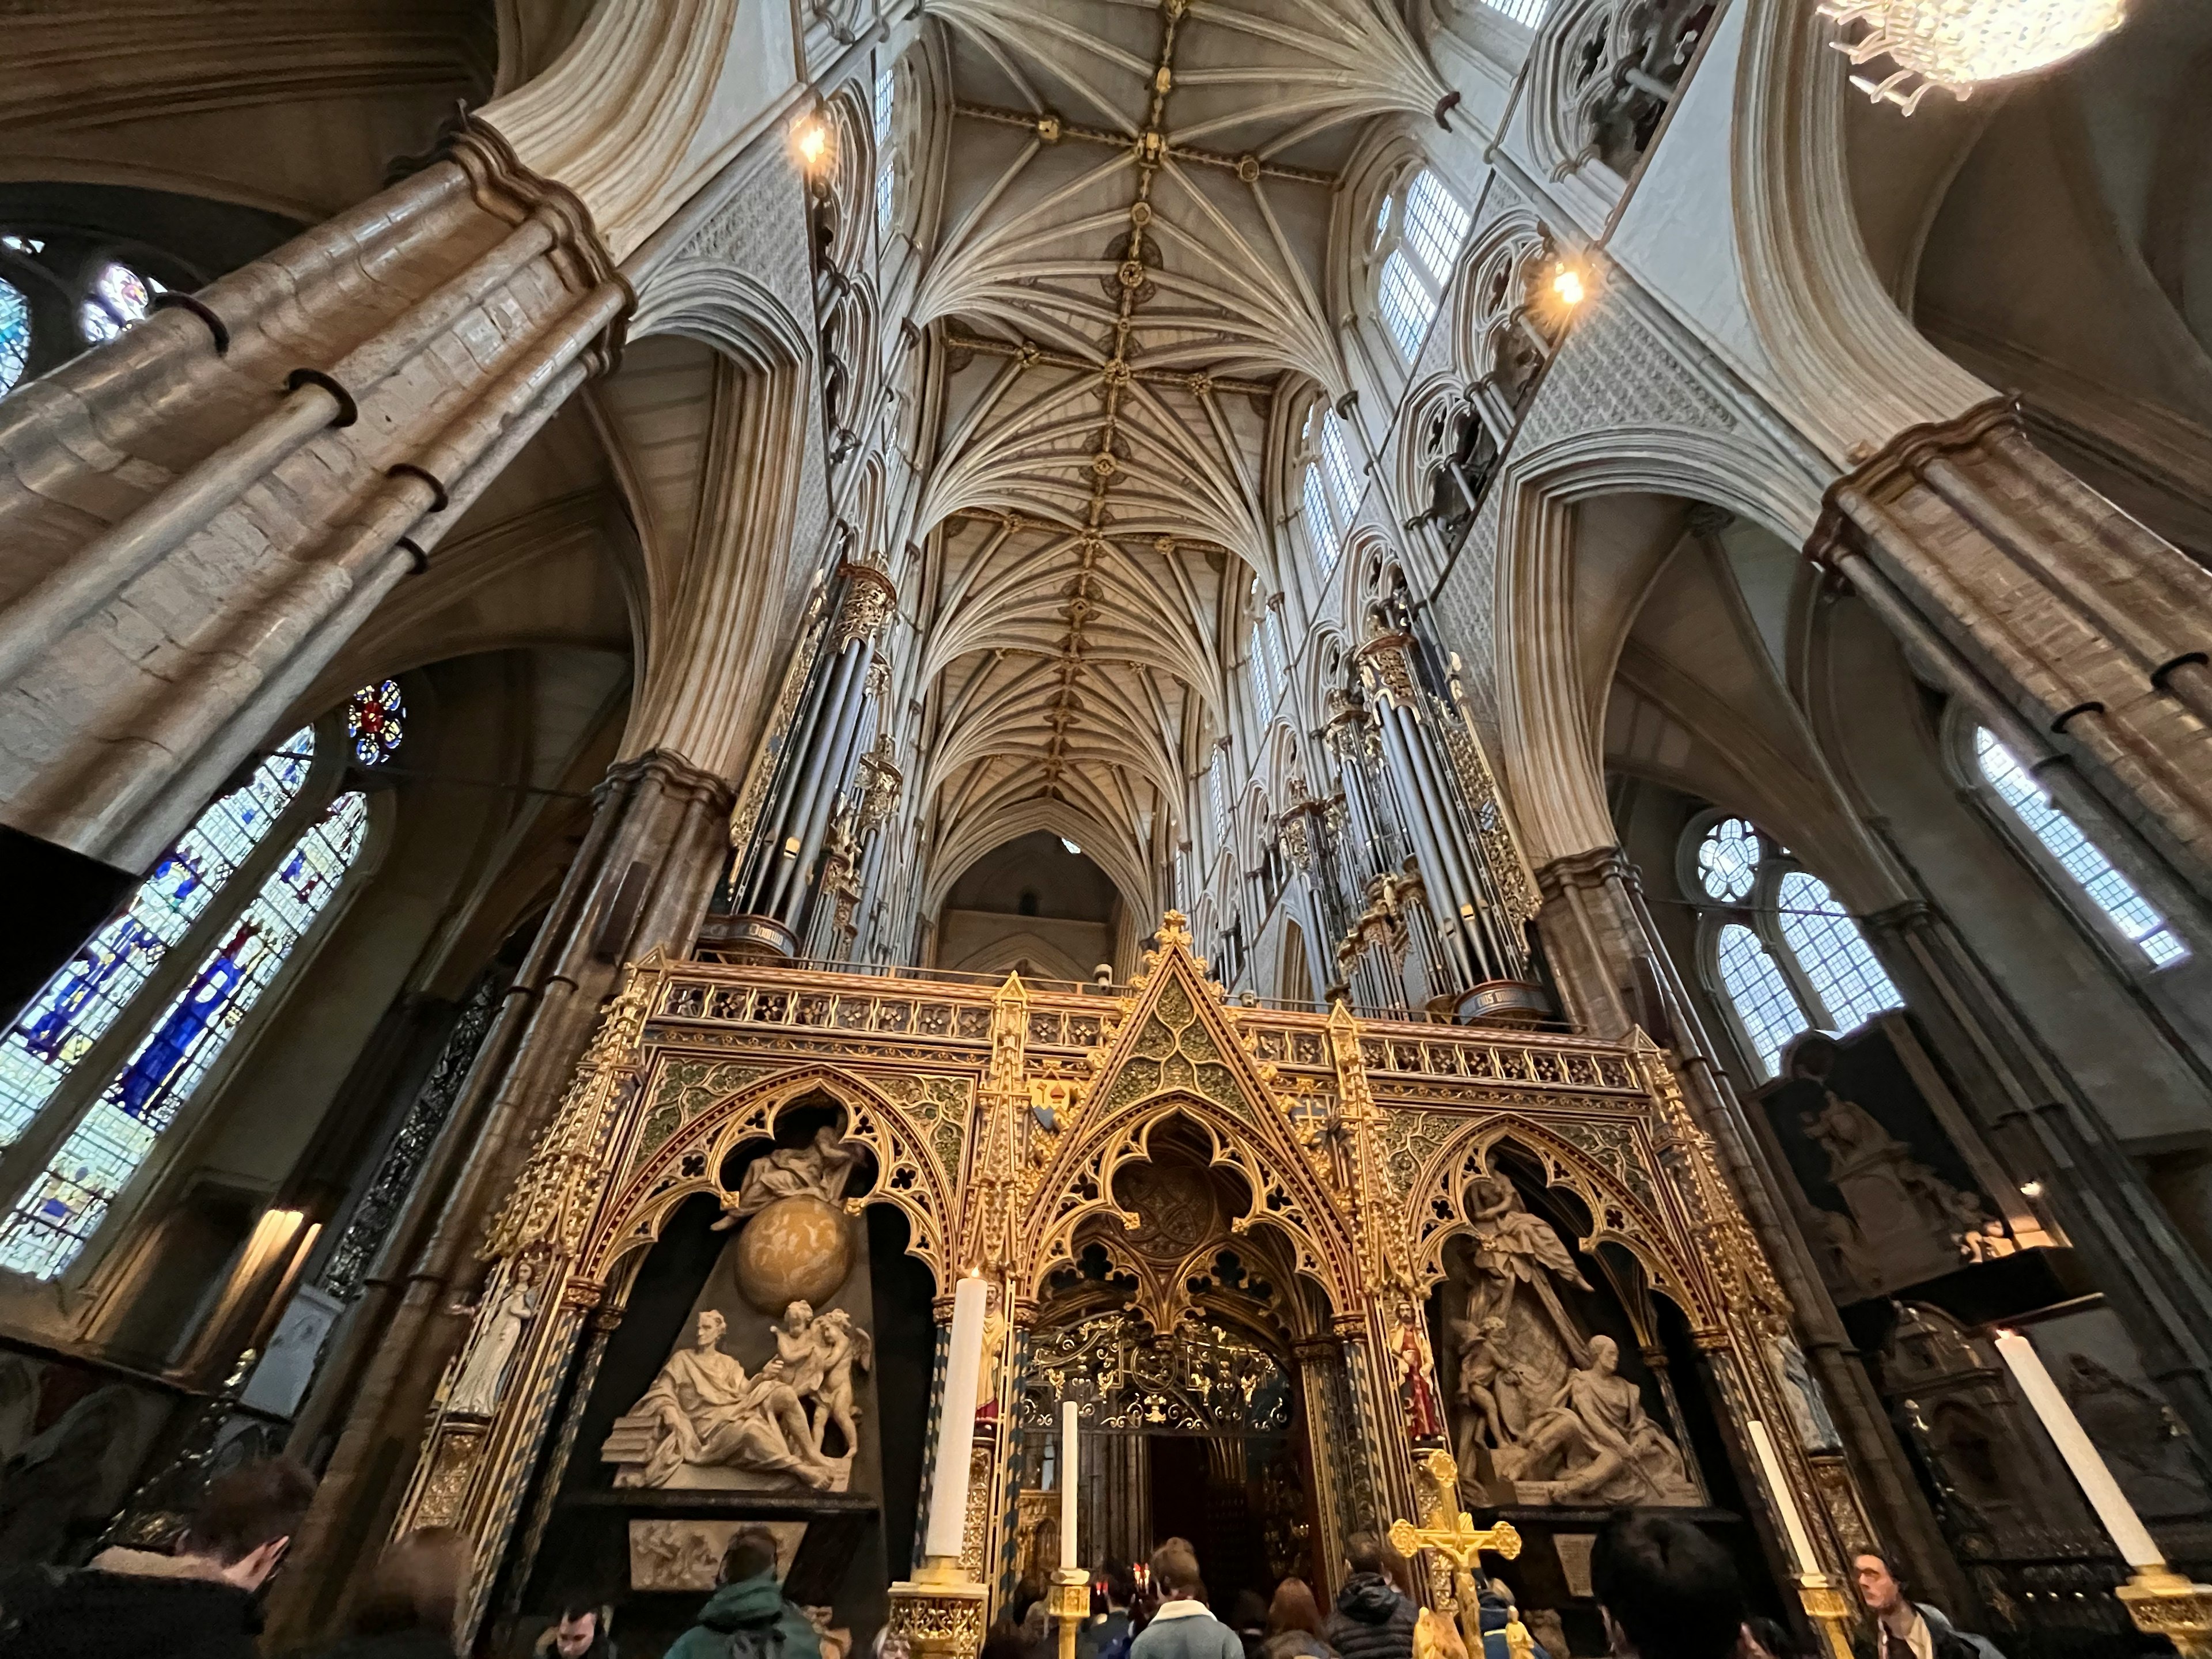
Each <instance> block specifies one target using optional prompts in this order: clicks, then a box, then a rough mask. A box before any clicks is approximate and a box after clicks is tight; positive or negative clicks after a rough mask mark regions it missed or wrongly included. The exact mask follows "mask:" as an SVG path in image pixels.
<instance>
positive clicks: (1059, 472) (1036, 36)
mask: <svg viewBox="0 0 2212 1659" xmlns="http://www.w3.org/2000/svg"><path fill="white" fill-rule="evenodd" d="M924 10H925V12H926V13H927V15H929V16H931V17H933V18H934V19H936V20H938V21H939V22H940V24H941V25H942V26H943V27H944V29H945V41H946V45H947V58H948V61H949V63H950V64H951V95H952V111H951V121H950V123H949V125H948V126H947V128H946V130H947V131H949V133H950V137H949V140H948V141H947V142H948V143H949V146H950V152H949V155H947V156H946V158H945V171H944V177H945V185H944V191H943V198H942V209H941V213H940V216H939V223H938V226H937V231H936V234H935V236H934V237H933V239H932V240H933V249H932V252H931V255H930V258H929V261H928V264H927V268H926V269H925V270H922V272H921V275H920V277H919V279H918V281H917V283H916V285H915V290H914V298H913V301H912V305H911V310H910V315H911V316H912V318H913V320H914V321H915V324H917V325H933V326H934V328H935V330H936V332H937V337H938V339H939V343H940V344H941V347H942V350H941V353H940V361H941V362H942V363H943V371H942V372H943V375H944V386H943V398H942V400H941V406H942V408H943V410H944V428H943V440H942V442H941V445H940V447H939V453H938V459H937V461H936V464H935V465H934V467H933V471H932V472H931V475H930V477H929V478H928V479H927V483H926V486H925V489H924V492H923V495H922V500H921V513H920V528H921V530H922V531H923V532H928V531H930V530H933V529H934V530H937V531H938V532H939V535H938V538H937V540H936V542H935V544H934V549H935V556H934V557H933V560H932V563H931V568H930V573H929V577H928V587H929V590H930V591H929V592H927V595H926V596H925V598H924V603H923V607H922V608H923V614H924V616H925V617H926V619H927V639H926V641H925V645H924V681H923V683H924V684H926V685H927V686H929V687H930V689H931V695H932V696H933V699H934V705H933V713H934V723H935V729H936V731H937V732H939V734H940V735H939V741H938V742H937V744H935V746H934V750H933V754H932V756H931V758H930V761H929V763H928V774H927V780H926V781H925V785H924V787H925V790H926V792H927V793H925V795H924V797H923V798H924V799H927V800H928V801H930V802H931V803H932V808H933V851H934V854H935V856H936V858H937V859H938V860H940V861H941V860H944V859H945V857H946V856H947V855H948V854H950V853H951V852H952V851H953V849H956V848H958V849H968V850H970V851H971V855H972V849H975V848H979V847H987V846H989V845H993V844H995V842H998V841H1000V840H1002V839H1004V838H1005V837H1006V835H1007V834H1009V833H1012V826H1013V825H1014V824H1015V823H1017V822H1034V820H1035V817H1036V814H1035V812H1034V811H1033V810H1031V809H1033V805H1034V804H1035V803H1037V802H1039V801H1049V802H1054V803H1058V804H1059V805H1060V806H1061V807H1062V808H1063V809H1064V811H1061V812H1056V813H1055V814H1054V817H1058V818H1060V819H1062V821H1066V822H1070V823H1079V824H1080V825H1081V826H1082V831H1083V833H1082V841H1083V844H1084V845H1085V846H1086V847H1091V848H1099V849H1101V850H1102V851H1103V848H1106V847H1107V846H1108V845H1109V842H1110V843H1111V844H1112V845H1113V846H1114V847H1115V849H1116V850H1115V860H1114V861H1115V862H1124V860H1126V862H1125V864H1124V867H1130V866H1133V867H1135V868H1137V869H1141V870H1146V871H1153V870H1157V869H1158V868H1159V867H1160V866H1161V865H1162V863H1163V862H1164V856H1165V854H1166V853H1167V851H1168V850H1169V849H1170V848H1171V846H1172V843H1173V841H1174V840H1175V839H1176V838H1180V837H1181V836H1182V835H1183V834H1185V833H1186V832H1185V831H1184V830H1183V829H1182V826H1181V824H1180V822H1179V820H1180V817H1181V813H1182V800H1183V798H1184V794H1185V780H1186V779H1187V778H1188V775H1190V774H1191V773H1192V772H1193V771H1194V770H1195V769H1196V768H1197V766H1198V764H1199V763H1200V755H1201V753H1202V750H1203V747H1204V745H1205V744H1206V741H1207V740H1208V739H1209V738H1212V736H1214V735H1216V734H1218V732H1220V731H1221V730H1222V729H1223V726H1224V714H1223V710H1222V708H1221V707H1220V700H1221V696H1222V691H1223V687H1224V679H1223V665H1224V664H1225V661H1227V660H1229V659H1232V658H1233V657H1234V656H1235V655H1236V653H1235V652H1234V651H1233V650H1232V649H1231V648H1229V646H1228V641H1227V640H1226V639H1225V637H1224V636H1225V632H1226V630H1227V629H1228V626H1229V625H1230V623H1231V619H1232V618H1233V617H1234V615H1235V612H1236V606H1237V602H1238V600H1239V599H1241V597H1242V595H1243V592H1244V590H1245V588H1246V586H1248V585H1249V580H1250V577H1251V575H1252V574H1253V573H1254V572H1255V571H1270V570H1273V568H1275V552H1274V548H1275V538H1276V535H1277V532H1276V529H1275V527H1274V525H1273V518H1274V516H1276V515H1277V514H1279V511H1280V509H1279V505H1276V504H1273V503H1271V501H1270V500H1269V496H1268V492H1267V488H1266V485H1265V483H1263V477H1264V471H1265V470H1264V467H1263V459H1264V457H1265V455H1266V451H1267V431H1268V422H1269V413H1270V410H1271V409H1272V408H1273V404H1274V402H1275V400H1276V398H1278V396H1279V394H1281V393H1282V392H1284V391H1285V388H1286V387H1287V388H1294V389H1297V390H1301V391H1303V390H1304V388H1306V387H1308V386H1315V385H1318V386H1322V387H1325V388H1328V390H1329V391H1330V392H1332V393H1334V392H1340V391H1342V390H1343V389H1344V387H1345V386H1346V374H1345V369H1344V365H1343V362H1342V360H1341V357H1340V351H1339V346H1338V335H1337V331H1336V330H1335V329H1334V327H1333V326H1332V325H1331V322H1330V319H1329V316H1328V302H1327V299H1326V296H1327V295H1328V291H1329V287H1330V284H1329V281H1328V257H1329V248H1328V235H1329V225H1330V222H1331V208H1332V200H1333V192H1334V188H1335V185H1336V182H1337V177H1338V173H1339V172H1340V169H1341V168H1342V167H1343V166H1344V165H1345V162H1346V157H1347V156H1348V155H1350V153H1351V151H1352V148H1353V146H1354V144H1355V143H1357V142H1358V140H1359V138H1360V137H1361V136H1362V130H1363V128H1364V125H1366V124H1367V123H1370V122H1371V121H1373V120H1376V119H1377V118H1389V117H1392V116H1413V117H1418V118H1422V119H1427V118H1431V116H1432V115H1433V114H1434V113H1435V112H1436V111H1437V108H1438V106H1439V103H1440V100H1443V96H1444V88H1443V84H1442V82H1440V81H1439V80H1438V79H1437V76H1436V74H1435V72H1434V70H1432V69H1431V67H1430V66H1429V64H1428V63H1427V61H1426V59H1425V58H1424V57H1423V55H1422V53H1421V52H1420V49H1419V47H1418V46H1416V45H1415V44H1414V43H1413V40H1412V39H1411V37H1410V36H1409V35H1408V34H1407V31H1406V29H1405V27H1404V25H1403V23H1402V22H1401V21H1400V19H1399V18H1398V16H1397V15H1396V13H1395V11H1394V10H1393V9H1390V8H1389V7H1388V6H1387V5H1383V4H1381V3H1373V0H1249V3H1244V4H1222V3H1210V0H1195V3H1194V0H1166V3H1138V0H1056V3H1053V4H1049V5H1041V4H1037V3H1036V0H927V3H926V4H925V6H924Z"/></svg>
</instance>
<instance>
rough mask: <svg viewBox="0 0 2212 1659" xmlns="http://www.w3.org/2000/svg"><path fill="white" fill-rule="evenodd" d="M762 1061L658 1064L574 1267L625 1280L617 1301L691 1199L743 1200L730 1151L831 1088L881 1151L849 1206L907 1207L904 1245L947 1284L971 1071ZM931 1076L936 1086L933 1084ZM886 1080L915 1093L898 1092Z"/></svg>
mask: <svg viewBox="0 0 2212 1659" xmlns="http://www.w3.org/2000/svg"><path fill="white" fill-rule="evenodd" d="M765 1070H766V1068H764V1067H756V1066H742V1065H736V1064H732V1065H728V1066H699V1065H698V1064H697V1063H696V1062H691V1061H686V1060H681V1059H677V1060H664V1061H663V1062H662V1063H661V1064H660V1066H658V1067H656V1068H655V1071H654V1074H653V1077H652V1078H650V1079H647V1084H646V1086H647V1088H648V1089H650V1090H652V1091H653V1104H652V1106H651V1107H650V1109H647V1111H645V1112H643V1113H641V1115H640V1116H639V1127H638V1130H637V1134H636V1139H635V1142H634V1143H633V1146H631V1148H630V1149H629V1155H628V1157H627V1159H626V1160H625V1167H624V1168H623V1176H622V1178H621V1180H620V1182H619V1184H617V1186H616V1187H614V1188H612V1189H611V1192H610V1194H609V1196H608V1198H607V1199H606V1200H605V1201H604V1203H603V1205H602V1207H601V1209H600V1212H599V1214H600V1220H599V1225H598V1226H597V1227H595V1228H594V1230H593V1237H592V1242H591V1243H589V1244H588V1245H587V1246H586V1249H585V1251H584V1253H583V1255H582V1256H581V1258H580V1261H579V1262H578V1265H577V1276H578V1277H579V1278H580V1279H586V1280H589V1281H591V1282H592V1283H594V1284H598V1285H602V1286H605V1287H608V1288H610V1289H614V1288H615V1287H616V1286H617V1285H618V1284H619V1285H620V1287H621V1288H620V1289H619V1290H616V1291H615V1294H616V1297H617V1300H619V1299H620V1297H622V1296H623V1295H626V1294H627V1288H628V1281H629V1279H630V1278H631V1277H632V1276H633V1275H635V1272H636V1270H637V1267H638V1266H639V1265H640V1264H641V1262H642V1261H643V1259H644V1252H645V1251H646V1249H647V1248H649V1247H650V1246H651V1245H652V1244H653V1243H654V1242H655V1241H657V1240H658V1239H659V1237H660V1234H661V1231H662V1229H663V1228H665V1226H666V1225H668V1219H669V1218H670V1217H671V1216H672V1215H673V1214H674V1213H675V1212H676V1211H677V1209H678V1206H681V1205H682V1204H683V1203H684V1200H686V1199H689V1198H692V1197H695V1196H697V1195H699V1194H708V1195H710V1196H713V1197H714V1198H716V1199H717V1200H722V1201H727V1202H734V1201H735V1199H736V1194H734V1193H732V1192H730V1191H729V1190H728V1189H727V1188H724V1187H723V1186H722V1185H721V1182H720V1172H721V1168H722V1165H723V1164H724V1162H725V1161H726V1159H727V1158H728V1157H729V1155H730V1154H731V1153H732V1152H735V1151H736V1150H737V1149H738V1147H739V1146H742V1145H744V1143H745V1142H747V1141H749V1140H758V1139H766V1138H769V1137H772V1136H773V1135H774V1134H775V1126H776V1122H777V1120H778V1119H780V1118H781V1116H782V1115H783V1114H784V1112H785V1111H786V1110H787V1109H789V1108H790V1107H792V1106H793V1105H794V1104H796V1103H799V1102H800V1101H802V1100H804V1099H805V1098H806V1097H809V1096H811V1095H816V1094H826V1095H828V1096H829V1097H830V1098H831V1099H832V1100H834V1101H836V1103H838V1105H839V1106H841V1107H842V1108H843V1109H844V1111H845V1139H848V1141H857V1142H859V1143H860V1144H861V1145H862V1146H866V1148H867V1149H868V1151H869V1152H870V1153H871V1154H872V1156H873V1158H874V1160H875V1165H876V1175H875V1180H874V1181H873V1182H872V1183H871V1184H870V1186H869V1188H868V1189H867V1191H866V1192H864V1193H855V1194H848V1195H847V1197H846V1200H845V1202H846V1206H847V1208H848V1210H854V1211H855V1212H857V1210H858V1209H859V1208H860V1207H862V1206H866V1205H869V1204H890V1205H891V1206H893V1207H895V1208H896V1209H897V1210H898V1211H900V1212H901V1213H902V1214H903V1215H904V1216H905V1217H906V1218H907V1225H908V1240H907V1254H908V1255H911V1256H914V1257H915V1258H917V1259H918V1260H919V1261H921V1262H922V1264H923V1265H924V1266H926V1267H928V1269H929V1270H930V1273H932V1275H933V1277H934V1278H935V1279H936V1281H937V1283H938V1285H939V1286H940V1287H943V1286H945V1285H947V1284H948V1283H949V1282H950V1281H949V1279H948V1275H947V1269H946V1267H945V1260H946V1257H945V1243H946V1240H947V1239H948V1238H949V1237H951V1215H952V1199H951V1193H952V1187H953V1183H954V1182H955V1180H956V1179H957V1173H958V1170H959V1168H960V1157H961V1151H962V1147H963V1145H964V1143H965V1140H966V1138H967V1133H968V1120H969V1113H970V1111H971V1110H972V1108H973V1102H974V1084H973V1081H972V1079H917V1078H913V1077H907V1076H902V1077H900V1078H898V1079H889V1078H879V1079H872V1080H871V1079H863V1078H861V1077H860V1076H859V1075H857V1074H856V1073H852V1072H848V1071H846V1070H844V1069H842V1067H839V1066H829V1065H822V1064H806V1065H801V1066H793V1067H790V1068H788V1069H786V1070H781V1071H776V1072H774V1073H771V1074H769V1075H766V1076H763V1075H761V1073H763V1071H765ZM932 1084H935V1085H939V1086H937V1087H935V1088H931V1087H928V1086H927V1085H932ZM945 1085H950V1086H945ZM889 1088H896V1089H897V1090H898V1091H900V1092H901V1093H902V1094H906V1095H909V1096H912V1097H914V1098H912V1099H910V1100H908V1101H906V1102H904V1103H902V1102H900V1101H896V1100H894V1099H893V1098H892V1097H891V1096H890V1093H889V1092H887V1089H889ZM702 1089H703V1090H705V1091H708V1094H709V1095H710V1097H711V1099H710V1103H708V1105H706V1106H705V1107H704V1108H703V1109H696V1110H691V1111H689V1112H687V1107H688V1106H690V1103H691V1098H692V1097H693V1093H692V1092H690V1091H700V1090H702ZM956 1097H957V1098H956Z"/></svg>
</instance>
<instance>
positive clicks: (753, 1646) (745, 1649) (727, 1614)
mask: <svg viewBox="0 0 2212 1659" xmlns="http://www.w3.org/2000/svg"><path fill="white" fill-rule="evenodd" d="M775 1558H776V1544H775V1534H774V1533H772V1532H770V1531H769V1529H768V1528H766V1527H763V1526H749V1527H739V1528H738V1529H737V1531H736V1532H734V1533H732V1534H730V1541H729V1545H728V1547H726V1548H725V1549H724V1550H723V1552H722V1571H721V1572H720V1575H719V1576H720V1581H721V1587H720V1589H717V1590H716V1591H715V1592H714V1595H711V1596H709V1597H708V1598H707V1605H706V1606H705V1607H702V1608H700V1609H699V1622H698V1623H697V1624H696V1625H694V1626H691V1628H690V1630H687V1631H685V1632H684V1634H683V1635H681V1636H679V1637H678V1638H676V1641H675V1643H674V1644H673V1645H672V1646H671V1647H670V1648H669V1650H668V1653H667V1659H822V1638H821V1637H820V1636H819V1635H817V1633H816V1632H815V1629H814V1621H813V1620H811V1619H809V1618H808V1617H807V1616H806V1614H805V1613H804V1612H803V1611H802V1610H801V1609H799V1607H795V1606H793V1604H792V1603H791V1602H790V1601H787V1600H785V1599H784V1594H783V1583H782V1581H781V1579H779V1578H778V1577H776V1576H775Z"/></svg>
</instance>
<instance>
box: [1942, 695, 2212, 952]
mask: <svg viewBox="0 0 2212 1659" xmlns="http://www.w3.org/2000/svg"><path fill="white" fill-rule="evenodd" d="M1974 764H1975V768H1976V769H1977V771H1978V774H1979V776H1980V779H1981V781H1982V782H1983V783H1984V785H1985V786H1986V790H1987V793H1990V794H1992V795H1994V796H1995V797H1996V799H1997V801H1998V802H1999V803H2000V804H2001V806H2002V810H2001V811H1998V812H1997V813H1996V817H1997V819H1998V821H1999V822H2000V823H2004V824H2005V825H2006V826H2007V828H2008V829H2010V830H2012V831H2013V832H2014V838H2015V840H2021V839H2026V840H2027V842H2029V844H2031V845H2033V847H2035V848H2039V850H2040V851H2041V852H2043V853H2044V854H2047V855H2048V856H2049V858H2050V860H2051V861H2052V862H2054V863H2055V864H2056V865H2057V867H2058V869H2059V870H2060V871H2061V872H2063V874H2064V875H2065V877H2066V878H2067V879H2068V881H2069V883H2070V884H2071V890H2072V891H2074V892H2075V893H2076V894H2078V895H2079V896H2080V898H2081V899H2082V900H2086V901H2087V904H2088V906H2089V907H2090V908H2093V910H2094V911H2095V913H2096V914H2097V915H2099V916H2100V917H2102V918H2103V919H2104V920H2105V921H2107V922H2109V923H2111V924H2112V927H2114V928H2116V929H2118V932H2119V933H2120V935H2121V936H2122V937H2123V938H2124V939H2126V940H2128V942H2129V943H2130V944H2131V945H2134V946H2135V947H2136V949H2137V950H2139V951H2142V954H2143V956H2144V957H2147V958H2148V961H2149V963H2150V965H2151V966H2152V967H2153V968H2164V967H2167V966H2169V965H2170V964H2172V963H2177V962H2180V961H2183V960H2185V958H2186V957H2188V956H2189V953H2190V952H2189V947H2188V945H2185V944H2184V943H2183V942H2182V939H2181V937H2180V935H2179V934H2178V933H2175V932H2174V930H2173V928H2172V925H2171V924H2170V923H2168V922H2167V921H2166V918H2165V917H2164V916H2163V915H2160V914H2159V912H2158V910H2157V909H2156V908H2154V906H2153V905H2152V904H2151V903H2150V902H2149V901H2148V899H2146V898H2144V897H2143V896H2142V894H2141V893H2140V892H2138V891H2136V887H2135V884H2134V883H2132V882H2130V880H2129V879H2128V878H2126V877H2125V876H2124V875H2122V874H2121V873H2120V872H2119V871H2118V869H2117V868H2116V867H2114V866H2113V864H2112V860H2110V859H2109V858H2107V857H2106V856H2105V854H2104V851H2103V849H2102V848H2100V847H2099V846H2098V845H2097V844H2096V842H2093V841H2091V840H2090V839H2089V838H2088V836H2086V835H2084V834H2083V833H2082V832H2081V825H2080V824H2078V823H2075V822H2074V820H2073V819H2072V818H2071V817H2069V816H2068V815H2067V814H2066V813H2064V812H2062V811H2059V810H2058V808H2057V807H2056V806H2054V805H2052V804H2051V797H2050V795H2049V794H2048V793H2045V791H2044V789H2043V788H2042V787H2041V786H2040V785H2039V784H2038V783H2037V782H2036V781H2035V779H2034V778H2033V775H2030V773H2029V772H2028V770H2027V768H2026V767H2024V766H2022V765H2021V763H2020V760H2019V757H2016V756H2015V755H2014V753H2013V752H2012V750H2009V749H2008V748H2006V747H2005V746H2004V744H2002V743H2000V742H1998V741H1997V738H1996V733H1995V732H1991V731H1990V729H1989V728H1988V727H1987V726H1976V727H1975V728H1974ZM2022 832H2024V836H2023V834H2022Z"/></svg>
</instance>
